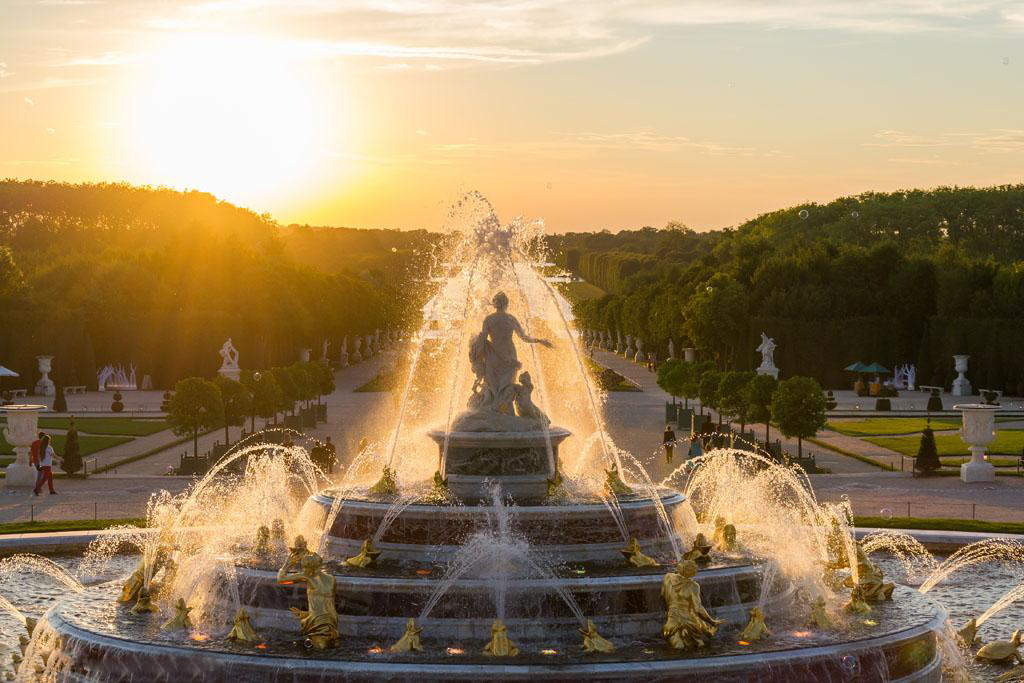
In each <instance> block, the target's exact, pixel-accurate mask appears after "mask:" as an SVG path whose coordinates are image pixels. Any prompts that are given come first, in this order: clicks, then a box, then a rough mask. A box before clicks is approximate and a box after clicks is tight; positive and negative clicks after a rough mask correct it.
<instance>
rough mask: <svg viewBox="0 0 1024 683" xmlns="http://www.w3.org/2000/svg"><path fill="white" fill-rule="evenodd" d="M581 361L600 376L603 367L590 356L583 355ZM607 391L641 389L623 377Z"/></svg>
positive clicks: (596, 375) (603, 369)
mask: <svg viewBox="0 0 1024 683" xmlns="http://www.w3.org/2000/svg"><path fill="white" fill-rule="evenodd" d="M583 361H584V362H585V363H586V364H587V368H588V369H589V370H590V372H591V373H592V374H593V375H594V376H595V377H600V376H601V373H602V372H604V371H605V367H604V366H603V365H601V364H600V363H598V362H597V361H595V360H593V359H591V358H590V356H583ZM608 391H642V390H641V389H640V388H639V387H638V386H637V385H635V384H633V383H632V382H630V381H629V380H628V379H626V378H625V377H623V378H622V379H621V380H620V381H619V382H618V383H617V384H615V386H612V387H609V388H608Z"/></svg>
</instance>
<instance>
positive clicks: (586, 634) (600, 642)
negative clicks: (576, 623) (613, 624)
mask: <svg viewBox="0 0 1024 683" xmlns="http://www.w3.org/2000/svg"><path fill="white" fill-rule="evenodd" d="M580 633H581V634H583V651H584V652H615V646H614V645H613V644H612V643H611V641H609V640H606V639H605V638H602V637H601V634H600V633H598V632H597V627H596V626H594V622H593V621H591V620H590V619H587V627H586V628H585V629H584V628H581V629H580Z"/></svg>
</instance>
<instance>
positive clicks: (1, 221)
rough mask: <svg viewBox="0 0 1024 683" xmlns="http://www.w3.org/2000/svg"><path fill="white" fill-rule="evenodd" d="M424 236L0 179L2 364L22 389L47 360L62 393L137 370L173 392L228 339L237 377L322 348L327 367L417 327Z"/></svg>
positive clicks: (213, 363)
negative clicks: (412, 285) (393, 330)
mask: <svg viewBox="0 0 1024 683" xmlns="http://www.w3.org/2000/svg"><path fill="white" fill-rule="evenodd" d="M314 237H315V238H314ZM433 239H434V237H432V236H431V235H428V234H427V233H426V232H425V231H416V232H401V231H393V230H367V231H357V230H351V229H339V230H338V231H337V232H332V231H331V230H330V229H326V228H309V227H308V226H281V225H279V224H278V223H276V222H275V221H274V220H273V219H272V218H271V217H270V216H266V215H258V214H256V213H254V212H252V211H249V210H246V209H243V208H240V207H237V206H234V205H232V204H230V203H228V202H223V201H219V200H217V199H216V198H215V197H213V196H212V195H210V194H207V193H202V192H195V191H188V192H179V191H176V190H171V189H167V188H152V187H139V186H133V185H127V184H107V183H101V184H68V183H55V182H37V181H15V180H5V181H0V364H3V365H6V366H8V367H10V368H11V369H13V370H15V371H17V372H19V373H20V374H21V379H20V380H18V381H19V382H20V383H21V384H19V386H21V385H24V386H26V387H28V386H30V385H31V384H33V383H34V381H35V378H36V376H37V372H36V362H35V358H34V357H35V356H37V355H43V354H46V355H53V356H55V359H54V370H53V373H52V377H53V378H54V379H55V381H57V382H58V383H60V384H64V385H68V384H71V385H79V384H81V385H87V386H92V387H95V383H96V369H97V367H98V366H103V365H106V364H107V363H113V364H124V365H125V366H127V365H128V364H129V363H133V364H135V365H136V367H137V368H138V377H139V379H140V380H141V378H142V377H143V375H150V376H151V377H152V379H153V383H154V386H156V387H169V386H172V385H173V384H174V382H176V381H177V380H178V379H180V378H181V377H186V376H190V375H198V376H209V375H212V374H213V373H214V372H215V370H216V369H217V367H218V366H219V363H220V358H219V356H218V355H217V350H218V349H219V348H220V346H221V344H223V342H224V340H225V339H227V338H228V337H231V338H232V339H233V340H234V343H235V346H236V347H237V348H238V349H239V352H240V354H241V362H242V365H243V367H250V368H253V367H255V368H259V367H270V366H274V365H287V364H289V363H290V362H291V361H293V360H294V359H296V358H297V357H298V353H299V349H301V348H314V349H319V347H320V345H321V343H322V341H323V340H324V339H327V340H329V341H330V343H331V353H332V355H333V354H335V353H337V352H338V351H339V347H340V343H341V341H342V339H343V338H344V337H345V336H346V335H354V334H362V335H366V334H371V333H373V331H374V330H376V329H377V328H381V329H387V328H389V327H397V326H401V325H404V324H405V323H406V321H407V320H408V319H409V317H410V315H414V314H415V312H416V311H415V306H410V305H408V303H407V302H408V298H407V297H405V296H402V295H401V294H402V293H403V292H406V291H408V289H409V288H408V287H407V283H408V282H409V281H410V279H411V278H413V277H416V276H418V274H419V273H420V272H421V268H422V261H423V258H422V256H421V253H422V252H423V251H424V250H425V249H426V248H428V247H429V245H430V244H431V242H432V240H433ZM314 255H316V258H314ZM350 341H351V339H350ZM4 386H7V387H11V386H14V384H13V383H12V381H11V380H8V383H7V384H5V385H4Z"/></svg>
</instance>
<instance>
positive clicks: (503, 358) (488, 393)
mask: <svg viewBox="0 0 1024 683" xmlns="http://www.w3.org/2000/svg"><path fill="white" fill-rule="evenodd" d="M492 303H493V304H494V308H495V309H496V310H495V311H494V313H491V314H490V315H488V316H487V317H486V318H484V323H483V327H482V329H481V330H480V334H478V335H477V336H476V338H475V339H474V340H473V342H472V344H471V345H470V349H469V359H470V362H471V363H472V367H473V373H474V374H475V375H476V382H474V384H473V396H471V397H470V399H469V408H470V409H472V410H482V409H486V410H491V411H495V412H499V413H504V414H506V415H509V414H511V413H512V406H513V401H514V400H515V394H516V389H515V377H516V371H517V370H519V367H520V363H519V357H518V356H517V355H516V346H515V343H514V342H513V337H516V336H518V337H519V338H520V339H521V340H522V341H524V342H526V343H527V344H541V345H543V346H546V347H548V348H551V342H550V341H548V340H547V339H540V338H537V337H531V336H529V335H528V334H526V332H524V331H523V326H522V325H521V324H520V323H519V320H517V319H516V317H515V316H514V315H512V314H511V313H509V312H508V310H507V309H508V296H506V295H505V293H504V292H498V293H497V294H495V295H494V299H492Z"/></svg>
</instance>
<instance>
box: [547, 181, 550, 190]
mask: <svg viewBox="0 0 1024 683" xmlns="http://www.w3.org/2000/svg"><path fill="white" fill-rule="evenodd" d="M547 187H548V189H549V190H550V189H551V183H550V182H548V186H547Z"/></svg>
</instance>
